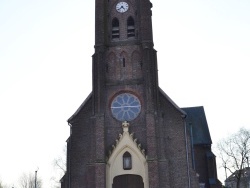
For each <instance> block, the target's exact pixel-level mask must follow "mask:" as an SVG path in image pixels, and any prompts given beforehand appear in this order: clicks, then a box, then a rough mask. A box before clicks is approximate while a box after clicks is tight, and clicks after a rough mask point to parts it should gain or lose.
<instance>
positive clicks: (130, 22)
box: [127, 16, 135, 38]
mask: <svg viewBox="0 0 250 188" xmlns="http://www.w3.org/2000/svg"><path fill="white" fill-rule="evenodd" d="M127 37H128V38H131V37H135V21H134V18H133V17H132V16H129V17H128V19H127Z"/></svg>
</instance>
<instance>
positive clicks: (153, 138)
mask: <svg viewBox="0 0 250 188" xmlns="http://www.w3.org/2000/svg"><path fill="white" fill-rule="evenodd" d="M95 6H96V7H95V9H96V10H95V11H96V14H95V22H96V24H95V53H94V55H93V62H92V63H93V69H92V70H93V90H92V92H91V93H90V95H89V96H88V97H87V99H86V100H85V101H84V102H83V104H82V105H81V106H80V107H79V109H78V110H77V111H76V112H75V113H74V114H73V115H72V117H70V118H69V120H68V123H69V125H70V129H71V134H70V137H69V139H68V140H67V172H66V174H65V175H64V177H63V178H62V180H61V182H62V186H61V187H62V188H128V187H129V188H180V187H181V188H191V187H192V188H199V186H200V183H199V176H198V175H197V171H196V170H195V169H196V168H195V165H194V160H195V159H194V153H195V152H194V150H193V149H194V148H193V146H194V145H193V144H194V143H192V142H193V140H192V135H191V134H190V133H191V131H190V130H191V128H190V124H189V123H187V115H188V113H187V112H186V111H185V110H186V109H181V108H179V107H178V106H177V105H176V104H175V103H174V102H173V101H172V100H171V99H170V98H169V97H168V96H167V95H166V94H165V93H164V91H162V90H161V89H160V88H159V85H158V69H157V55H156V51H155V49H154V44H153V36H152V23H151V15H152V12H151V8H152V4H151V2H150V1H149V0H133V1H131V0H123V1H117V0H96V1H95ZM187 111H188V110H187ZM208 134H209V132H208ZM210 146H211V143H210ZM209 151H211V148H210V150H209ZM202 152H203V151H202ZM204 152H205V151H204ZM205 153H206V152H205ZM212 167H213V168H214V170H215V171H216V166H212ZM206 168H207V167H206ZM200 174H202V173H200ZM208 177H209V178H210V175H209V176H208ZM211 178H215V179H216V181H217V177H216V176H211ZM202 181H203V180H202ZM200 182H201V181H200ZM209 186H210V184H208V186H207V187H209ZM211 187H212V186H211ZM213 188H214V187H213Z"/></svg>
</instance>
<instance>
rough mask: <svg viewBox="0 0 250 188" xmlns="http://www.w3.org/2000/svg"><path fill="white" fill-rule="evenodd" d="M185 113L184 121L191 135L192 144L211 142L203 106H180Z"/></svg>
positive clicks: (209, 143)
mask: <svg viewBox="0 0 250 188" xmlns="http://www.w3.org/2000/svg"><path fill="white" fill-rule="evenodd" d="M182 110H183V111H185V112H186V113H187V117H186V123H187V125H188V127H189V128H190V132H191V136H193V144H194V145H198V144H208V145H211V144H212V140H211V136H210V132H209V128H208V124H207V119H206V115H205V111H204V108H203V106H198V107H189V108H182Z"/></svg>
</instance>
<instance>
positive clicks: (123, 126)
mask: <svg viewBox="0 0 250 188" xmlns="http://www.w3.org/2000/svg"><path fill="white" fill-rule="evenodd" d="M128 127H129V123H128V122H127V121H124V122H123V123H122V128H123V132H128Z"/></svg>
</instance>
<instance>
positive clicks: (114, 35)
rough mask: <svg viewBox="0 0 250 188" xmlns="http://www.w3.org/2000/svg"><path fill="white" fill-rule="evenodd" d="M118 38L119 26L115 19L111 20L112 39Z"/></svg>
mask: <svg viewBox="0 0 250 188" xmlns="http://www.w3.org/2000/svg"><path fill="white" fill-rule="evenodd" d="M119 38H120V24H119V20H118V19H117V18H113V20H112V39H119Z"/></svg>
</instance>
